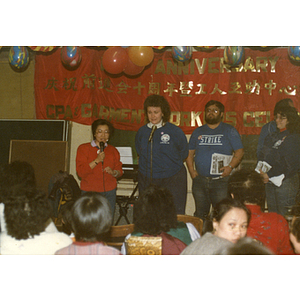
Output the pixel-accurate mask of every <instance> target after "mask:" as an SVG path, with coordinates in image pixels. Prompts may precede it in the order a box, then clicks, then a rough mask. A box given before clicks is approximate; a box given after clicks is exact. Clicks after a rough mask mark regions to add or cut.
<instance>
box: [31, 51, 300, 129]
mask: <svg viewBox="0 0 300 300" xmlns="http://www.w3.org/2000/svg"><path fill="white" fill-rule="evenodd" d="M104 51H105V50H95V49H90V48H87V47H81V52H82V61H81V63H80V65H79V67H78V68H77V69H76V70H73V71H70V70H67V69H66V68H65V67H64V66H63V64H62V62H61V59H60V49H58V50H56V51H54V52H53V53H51V54H48V55H43V54H36V64H35V83H34V85H35V101H36V115H37V118H38V119H66V120H71V121H75V122H78V123H81V124H87V125H89V124H91V123H92V122H93V121H94V120H95V119H97V118H104V119H107V120H109V121H111V122H112V123H113V125H114V127H115V128H117V129H123V130H133V131H136V130H138V129H139V128H140V127H141V126H142V125H143V124H144V113H143V103H144V100H145V99H146V97H147V96H148V95H149V94H160V95H163V96H164V97H165V98H166V99H167V100H168V102H169V103H170V106H171V110H172V116H171V120H170V121H171V122H172V123H174V124H176V125H178V126H180V127H181V128H182V129H183V131H184V132H185V133H186V134H190V133H192V132H193V130H194V129H195V128H196V127H198V126H200V125H202V124H203V110H204V106H205V104H206V103H207V102H208V101H209V100H212V99H213V100H218V101H220V102H222V103H223V104H224V105H225V114H224V122H226V123H229V124H232V125H233V126H235V127H236V128H237V130H238V131H239V132H240V134H259V132H260V129H261V127H262V126H263V125H264V124H265V123H266V122H268V121H269V120H270V119H271V118H272V117H273V114H272V112H273V109H274V106H275V103H276V102H277V101H278V100H280V99H283V98H291V99H292V100H293V101H294V104H295V107H296V108H297V109H299V101H298V95H297V94H298V93H299V88H300V73H299V72H300V67H299V66H295V65H293V64H292V63H291V62H290V61H289V57H288V52H287V48H275V49H272V50H269V51H266V52H262V51H258V50H251V49H248V48H246V49H245V62H244V63H243V64H241V65H240V66H239V67H237V68H235V69H228V68H227V67H226V66H225V65H224V62H223V52H224V51H223V50H222V49H217V50H215V51H213V52H211V53H207V52H201V51H198V52H193V56H192V59H191V60H190V61H189V63H179V62H175V61H174V60H173V58H172V53H171V51H165V52H163V53H154V60H153V62H152V63H151V64H150V65H149V66H147V67H146V68H145V70H144V71H143V72H142V73H141V74H140V75H138V76H136V77H132V78H130V77H129V76H126V75H125V74H123V73H122V74H120V75H110V74H108V73H107V72H106V71H104V69H103V67H102V64H101V59H102V56H103V53H104Z"/></svg>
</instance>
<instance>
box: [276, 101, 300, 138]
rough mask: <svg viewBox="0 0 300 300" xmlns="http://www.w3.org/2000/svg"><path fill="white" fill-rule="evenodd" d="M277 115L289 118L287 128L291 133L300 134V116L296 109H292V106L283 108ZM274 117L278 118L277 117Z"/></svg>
mask: <svg viewBox="0 0 300 300" xmlns="http://www.w3.org/2000/svg"><path fill="white" fill-rule="evenodd" d="M277 114H279V115H281V116H282V117H285V118H287V121H288V123H287V125H286V128H287V129H288V130H289V131H290V132H291V133H300V116H299V114H298V112H297V110H296V108H295V107H291V106H284V107H281V108H280V109H279V110H278V111H277ZM274 117H276V115H275V116H274Z"/></svg>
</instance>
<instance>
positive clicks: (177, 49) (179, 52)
mask: <svg viewBox="0 0 300 300" xmlns="http://www.w3.org/2000/svg"><path fill="white" fill-rule="evenodd" d="M192 54H193V49H192V47H190V46H173V47H172V56H173V58H174V59H175V60H177V61H181V62H185V61H188V60H189V59H190V58H191V57H192Z"/></svg>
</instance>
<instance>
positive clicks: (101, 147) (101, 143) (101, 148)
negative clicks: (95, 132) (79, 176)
mask: <svg viewBox="0 0 300 300" xmlns="http://www.w3.org/2000/svg"><path fill="white" fill-rule="evenodd" d="M103 151H104V143H103V142H100V152H103Z"/></svg>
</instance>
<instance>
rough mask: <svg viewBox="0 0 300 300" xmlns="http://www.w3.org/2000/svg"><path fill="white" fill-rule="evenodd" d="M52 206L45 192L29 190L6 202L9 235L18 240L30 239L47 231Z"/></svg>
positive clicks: (5, 209) (14, 195)
mask: <svg viewBox="0 0 300 300" xmlns="http://www.w3.org/2000/svg"><path fill="white" fill-rule="evenodd" d="M51 212H52V210H51V206H50V203H49V201H48V200H47V198H46V195H45V193H44V192H41V191H38V190H28V191H27V192H24V194H23V195H20V194H18V195H16V194H14V193H12V195H11V196H10V197H8V198H6V200H5V208H4V216H5V221H6V230H7V234H8V235H10V236H12V237H14V238H16V239H17V240H21V239H28V238H30V237H33V236H34V235H39V234H40V233H41V232H43V231H44V230H45V226H46V225H45V224H46V222H47V220H48V219H49V218H50V216H51Z"/></svg>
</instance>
